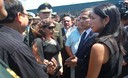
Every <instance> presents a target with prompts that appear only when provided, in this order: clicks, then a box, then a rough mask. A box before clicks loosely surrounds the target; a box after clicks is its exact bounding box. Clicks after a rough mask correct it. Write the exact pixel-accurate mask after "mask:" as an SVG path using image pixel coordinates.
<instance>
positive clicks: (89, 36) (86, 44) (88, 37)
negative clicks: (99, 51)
mask: <svg viewBox="0 0 128 78" xmlns="http://www.w3.org/2000/svg"><path fill="white" fill-rule="evenodd" d="M92 37H93V32H92V31H91V32H90V33H89V34H88V36H87V38H86V39H85V40H84V43H83V45H82V46H79V48H78V51H79V50H81V49H82V48H86V47H87V46H88V45H89V44H90V43H91V38H92Z"/></svg>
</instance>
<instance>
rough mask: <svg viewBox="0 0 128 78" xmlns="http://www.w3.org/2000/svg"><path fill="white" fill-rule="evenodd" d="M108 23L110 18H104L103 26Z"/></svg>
mask: <svg viewBox="0 0 128 78" xmlns="http://www.w3.org/2000/svg"><path fill="white" fill-rule="evenodd" d="M109 21H110V18H109V17H108V16H107V17H106V18H104V20H103V24H104V25H107V24H108V22H109Z"/></svg>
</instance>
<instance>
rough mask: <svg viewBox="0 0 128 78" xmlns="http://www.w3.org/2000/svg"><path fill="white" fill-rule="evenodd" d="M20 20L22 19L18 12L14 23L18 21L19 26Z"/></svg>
mask: <svg viewBox="0 0 128 78" xmlns="http://www.w3.org/2000/svg"><path fill="white" fill-rule="evenodd" d="M21 18H22V17H21V13H20V12H18V13H17V16H16V18H15V19H16V21H18V22H19V23H20V24H21Z"/></svg>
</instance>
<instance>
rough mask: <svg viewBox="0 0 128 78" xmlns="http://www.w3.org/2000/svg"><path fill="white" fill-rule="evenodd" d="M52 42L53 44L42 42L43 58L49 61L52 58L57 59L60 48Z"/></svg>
mask: <svg viewBox="0 0 128 78" xmlns="http://www.w3.org/2000/svg"><path fill="white" fill-rule="evenodd" d="M52 41H53V42H47V41H44V42H43V52H44V58H45V59H47V60H51V59H52V57H54V58H56V59H58V54H59V51H60V46H59V44H58V43H57V42H56V41H55V40H52Z"/></svg>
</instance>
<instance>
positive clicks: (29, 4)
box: [19, 0, 104, 10]
mask: <svg viewBox="0 0 128 78" xmlns="http://www.w3.org/2000/svg"><path fill="white" fill-rule="evenodd" d="M19 1H21V2H22V4H23V5H24V7H25V8H26V9H27V10H29V9H36V8H38V6H39V5H40V4H42V3H44V2H48V3H50V4H51V5H52V6H61V5H70V4H77V3H87V2H94V1H104V0H19Z"/></svg>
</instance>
